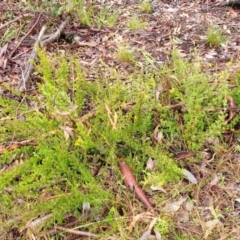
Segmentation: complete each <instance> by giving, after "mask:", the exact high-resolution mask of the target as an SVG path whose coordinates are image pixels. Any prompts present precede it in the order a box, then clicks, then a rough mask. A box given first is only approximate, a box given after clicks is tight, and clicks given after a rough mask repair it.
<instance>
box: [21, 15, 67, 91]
mask: <svg viewBox="0 0 240 240" xmlns="http://www.w3.org/2000/svg"><path fill="white" fill-rule="evenodd" d="M69 20H70V19H69V18H67V19H66V20H65V21H64V22H62V24H61V25H60V26H59V29H57V31H56V32H55V33H53V34H52V35H51V36H50V37H49V38H48V39H46V40H44V41H41V39H42V37H43V34H44V32H45V30H46V27H45V26H43V27H42V29H41V31H40V33H39V36H38V39H37V41H36V43H35V44H34V48H33V51H32V53H31V55H30V57H29V60H30V61H28V62H27V64H26V68H25V71H24V73H23V74H22V79H21V81H20V83H19V84H18V87H17V89H18V90H19V91H21V92H23V91H25V90H26V83H27V81H28V79H29V77H30V75H31V73H32V71H33V64H32V63H31V62H32V61H34V60H35V58H36V57H37V51H36V48H37V47H38V46H40V47H43V46H44V45H45V44H47V43H50V42H53V41H55V40H56V39H58V38H59V37H60V35H61V33H62V32H63V29H64V28H65V27H66V25H67V24H68V23H69Z"/></svg>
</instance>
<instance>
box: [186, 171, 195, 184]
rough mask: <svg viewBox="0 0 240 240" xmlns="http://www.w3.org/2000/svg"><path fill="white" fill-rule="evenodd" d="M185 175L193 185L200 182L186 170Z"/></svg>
mask: <svg viewBox="0 0 240 240" xmlns="http://www.w3.org/2000/svg"><path fill="white" fill-rule="evenodd" d="M183 175H184V176H185V178H186V179H188V180H189V181H190V182H191V183H193V184H197V183H198V181H197V179H196V178H195V177H194V176H193V174H192V173H191V172H189V171H188V170H186V169H184V170H183Z"/></svg>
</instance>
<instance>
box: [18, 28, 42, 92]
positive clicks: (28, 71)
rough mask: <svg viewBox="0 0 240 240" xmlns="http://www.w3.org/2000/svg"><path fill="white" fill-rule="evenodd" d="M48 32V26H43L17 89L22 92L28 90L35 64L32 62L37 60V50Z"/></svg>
mask: <svg viewBox="0 0 240 240" xmlns="http://www.w3.org/2000/svg"><path fill="white" fill-rule="evenodd" d="M45 31H46V26H43V27H42V29H41V31H40V33H39V35H38V39H37V41H36V43H35V44H34V48H33V50H32V53H31V54H30V57H29V60H28V62H27V63H26V67H25V71H24V73H23V74H22V79H21V81H20V82H19V84H18V87H17V89H18V90H19V91H21V92H23V91H24V90H26V83H27V81H28V79H29V77H30V75H31V73H32V71H33V63H32V61H34V59H35V58H36V56H37V48H38V47H39V45H40V42H41V39H42V36H43V34H44V32H45Z"/></svg>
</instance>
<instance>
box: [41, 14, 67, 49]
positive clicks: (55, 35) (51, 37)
mask: <svg viewBox="0 0 240 240" xmlns="http://www.w3.org/2000/svg"><path fill="white" fill-rule="evenodd" d="M69 20H70V19H69V18H67V19H66V20H65V21H64V22H62V24H61V25H60V26H59V29H58V30H57V31H56V32H55V33H54V34H52V35H51V36H50V37H49V38H47V39H46V40H44V41H42V42H41V45H42V47H43V46H44V45H45V44H47V43H50V42H53V41H55V40H57V39H58V38H59V37H60V35H61V33H62V32H63V29H64V28H65V27H66V26H67V24H68V23H69Z"/></svg>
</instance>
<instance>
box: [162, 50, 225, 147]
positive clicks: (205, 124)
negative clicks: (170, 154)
mask: <svg viewBox="0 0 240 240" xmlns="http://www.w3.org/2000/svg"><path fill="white" fill-rule="evenodd" d="M172 57H173V63H172V66H171V67H170V69H169V68H166V69H163V70H162V72H161V73H160V75H159V78H161V79H165V80H164V81H161V80H159V82H160V88H162V89H163V93H162V94H160V97H159V100H160V102H161V103H162V104H161V105H160V106H159V107H158V109H159V112H160V116H159V117H160V119H159V125H160V130H161V131H162V132H163V133H165V136H166V137H167V139H168V142H170V143H171V144H173V145H175V146H176V148H180V149H181V148H183V147H184V145H183V144H185V145H186V146H187V148H188V149H189V150H199V149H201V147H202V146H203V144H204V143H205V141H207V140H208V139H209V138H214V137H217V136H221V133H222V130H224V129H225V128H226V125H225V118H226V115H227V113H226V111H224V110H219V109H222V108H223V107H225V106H226V105H227V98H226V97H227V95H228V94H229V89H228V82H227V80H226V79H227V76H226V73H221V74H219V76H218V77H217V78H213V77H210V76H209V74H207V73H204V72H202V70H201V65H200V64H199V63H198V62H197V61H196V62H194V63H190V62H188V61H186V60H182V59H181V58H180V57H179V56H178V54H177V52H173V55H172ZM164 72H165V73H164ZM176 104H177V105H176ZM167 105H168V107H166V106H167ZM163 106H165V107H163ZM174 106H175V107H174ZM180 142H181V143H180ZM179 143H180V145H179ZM186 146H185V147H186Z"/></svg>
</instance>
